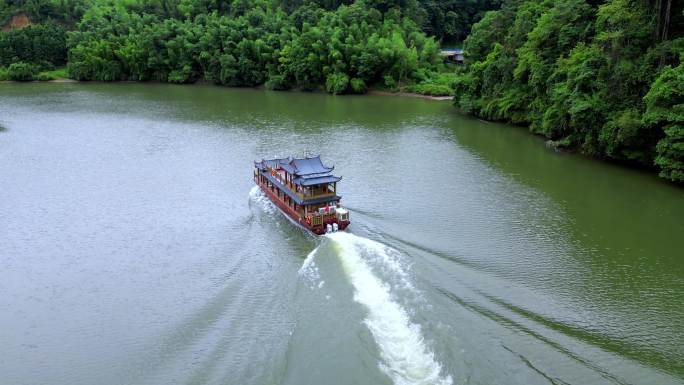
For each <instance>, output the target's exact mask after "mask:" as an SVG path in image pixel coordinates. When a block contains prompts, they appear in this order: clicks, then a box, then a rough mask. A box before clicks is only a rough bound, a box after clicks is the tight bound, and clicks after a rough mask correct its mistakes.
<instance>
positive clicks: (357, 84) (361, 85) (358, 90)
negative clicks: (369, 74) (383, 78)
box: [349, 78, 368, 94]
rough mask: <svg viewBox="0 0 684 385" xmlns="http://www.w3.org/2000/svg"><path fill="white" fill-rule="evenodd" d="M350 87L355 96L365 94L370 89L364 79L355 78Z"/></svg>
mask: <svg viewBox="0 0 684 385" xmlns="http://www.w3.org/2000/svg"><path fill="white" fill-rule="evenodd" d="M349 85H350V86H351V91H352V92H353V93H355V94H365V93H366V91H367V89H368V88H367V87H366V82H364V81H363V79H358V78H353V79H352V80H351V81H350V82H349Z"/></svg>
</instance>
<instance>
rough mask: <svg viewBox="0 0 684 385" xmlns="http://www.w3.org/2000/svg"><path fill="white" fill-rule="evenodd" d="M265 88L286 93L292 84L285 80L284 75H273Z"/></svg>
mask: <svg viewBox="0 0 684 385" xmlns="http://www.w3.org/2000/svg"><path fill="white" fill-rule="evenodd" d="M265 86H266V88H267V89H269V90H274V91H284V90H289V89H290V84H289V83H288V82H287V80H286V79H285V76H283V75H271V76H269V77H268V80H267V81H266V83H265Z"/></svg>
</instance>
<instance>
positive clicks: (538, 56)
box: [0, 0, 684, 183]
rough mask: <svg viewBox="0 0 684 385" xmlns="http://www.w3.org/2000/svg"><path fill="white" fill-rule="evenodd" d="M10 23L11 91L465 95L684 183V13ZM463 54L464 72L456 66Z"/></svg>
mask: <svg viewBox="0 0 684 385" xmlns="http://www.w3.org/2000/svg"><path fill="white" fill-rule="evenodd" d="M0 25H3V27H2V31H3V32H0V80H3V79H10V80H17V81H31V80H42V81H48V80H52V79H64V78H69V79H74V80H78V81H112V82H114V81H140V82H146V81H154V82H166V83H177V84H193V83H203V82H205V83H213V84H216V85H224V86H231V87H264V88H266V89H269V90H278V91H282V90H302V91H315V92H328V93H331V94H366V93H371V94H376V95H404V96H416V95H420V96H421V97H425V98H429V99H437V100H443V99H448V98H450V97H453V100H454V105H455V106H456V108H458V109H459V110H461V111H462V112H464V113H467V114H470V115H474V116H476V117H478V118H481V119H486V120H490V121H500V122H506V123H512V124H515V125H518V126H527V127H529V130H530V131H531V132H532V133H533V134H536V135H539V136H542V137H544V138H545V139H546V143H547V145H549V146H552V147H555V148H557V149H564V150H570V151H578V152H581V153H584V154H586V155H588V156H590V157H594V158H597V159H603V160H607V161H610V162H617V163H622V164H625V165H627V166H631V167H637V168H648V169H651V170H654V171H655V172H658V173H659V175H660V176H661V177H662V178H665V179H667V180H669V181H672V182H677V183H684V3H681V2H673V1H672V0H481V1H475V2H472V1H469V0H454V1H446V0H357V1H352V0H11V1H10V0H0ZM456 41H463V44H464V49H465V64H464V65H460V66H455V65H448V64H445V63H444V62H443V59H442V57H441V55H440V46H445V47H446V46H450V45H454V44H453V43H452V42H456ZM60 81H65V80H60Z"/></svg>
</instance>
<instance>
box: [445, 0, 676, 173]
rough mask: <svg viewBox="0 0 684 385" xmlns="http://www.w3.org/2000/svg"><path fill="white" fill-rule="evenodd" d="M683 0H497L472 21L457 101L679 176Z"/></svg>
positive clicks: (588, 149) (554, 139)
mask: <svg viewBox="0 0 684 385" xmlns="http://www.w3.org/2000/svg"><path fill="white" fill-rule="evenodd" d="M683 10H684V3H681V2H679V3H677V2H673V1H671V0H650V1H649V0H608V1H583V0H554V1H538V0H534V1H530V0H511V1H505V2H504V4H503V6H502V7H501V9H499V10H497V11H492V12H489V13H487V14H486V16H485V17H484V18H483V19H482V20H481V21H479V22H478V23H476V24H475V25H473V27H472V32H471V33H470V35H469V36H468V38H467V39H466V41H465V51H466V60H467V66H466V67H465V68H463V69H461V70H460V71H459V74H458V76H457V80H456V85H455V88H456V92H455V95H456V96H455V104H456V105H457V106H458V107H459V108H461V109H462V110H464V111H466V112H468V113H471V114H475V115H477V116H480V117H483V118H486V119H491V120H501V121H507V122H512V123H516V124H522V125H528V126H529V127H530V130H531V131H532V132H534V133H536V134H539V135H543V136H545V137H547V138H549V139H550V140H551V143H552V144H553V145H554V146H557V147H566V148H573V149H579V150H580V151H582V152H584V153H586V154H589V155H591V156H594V157H599V158H604V159H608V160H613V161H618V162H626V163H629V164H633V165H637V166H642V167H648V168H650V167H654V166H656V167H657V168H658V169H659V171H660V175H661V176H662V177H664V178H666V179H669V180H672V181H677V182H684V14H683Z"/></svg>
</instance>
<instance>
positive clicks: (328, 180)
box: [254, 156, 342, 205]
mask: <svg viewBox="0 0 684 385" xmlns="http://www.w3.org/2000/svg"><path fill="white" fill-rule="evenodd" d="M254 167H255V168H256V169H257V170H258V173H259V174H261V175H262V176H263V177H264V178H265V179H267V180H268V181H269V182H271V183H272V184H273V185H275V186H276V187H278V189H280V190H281V191H283V192H284V193H285V194H287V195H288V196H289V197H290V198H291V199H292V200H293V201H294V202H295V203H297V204H298V205H317V204H322V203H327V202H335V201H339V200H340V199H341V198H342V197H340V196H339V195H337V192H336V190H337V182H339V181H340V180H342V177H339V176H335V175H333V174H332V171H333V169H334V167H328V166H326V165H324V164H323V162H322V161H321V158H320V156H315V157H307V158H276V159H262V160H261V161H260V162H254Z"/></svg>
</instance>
